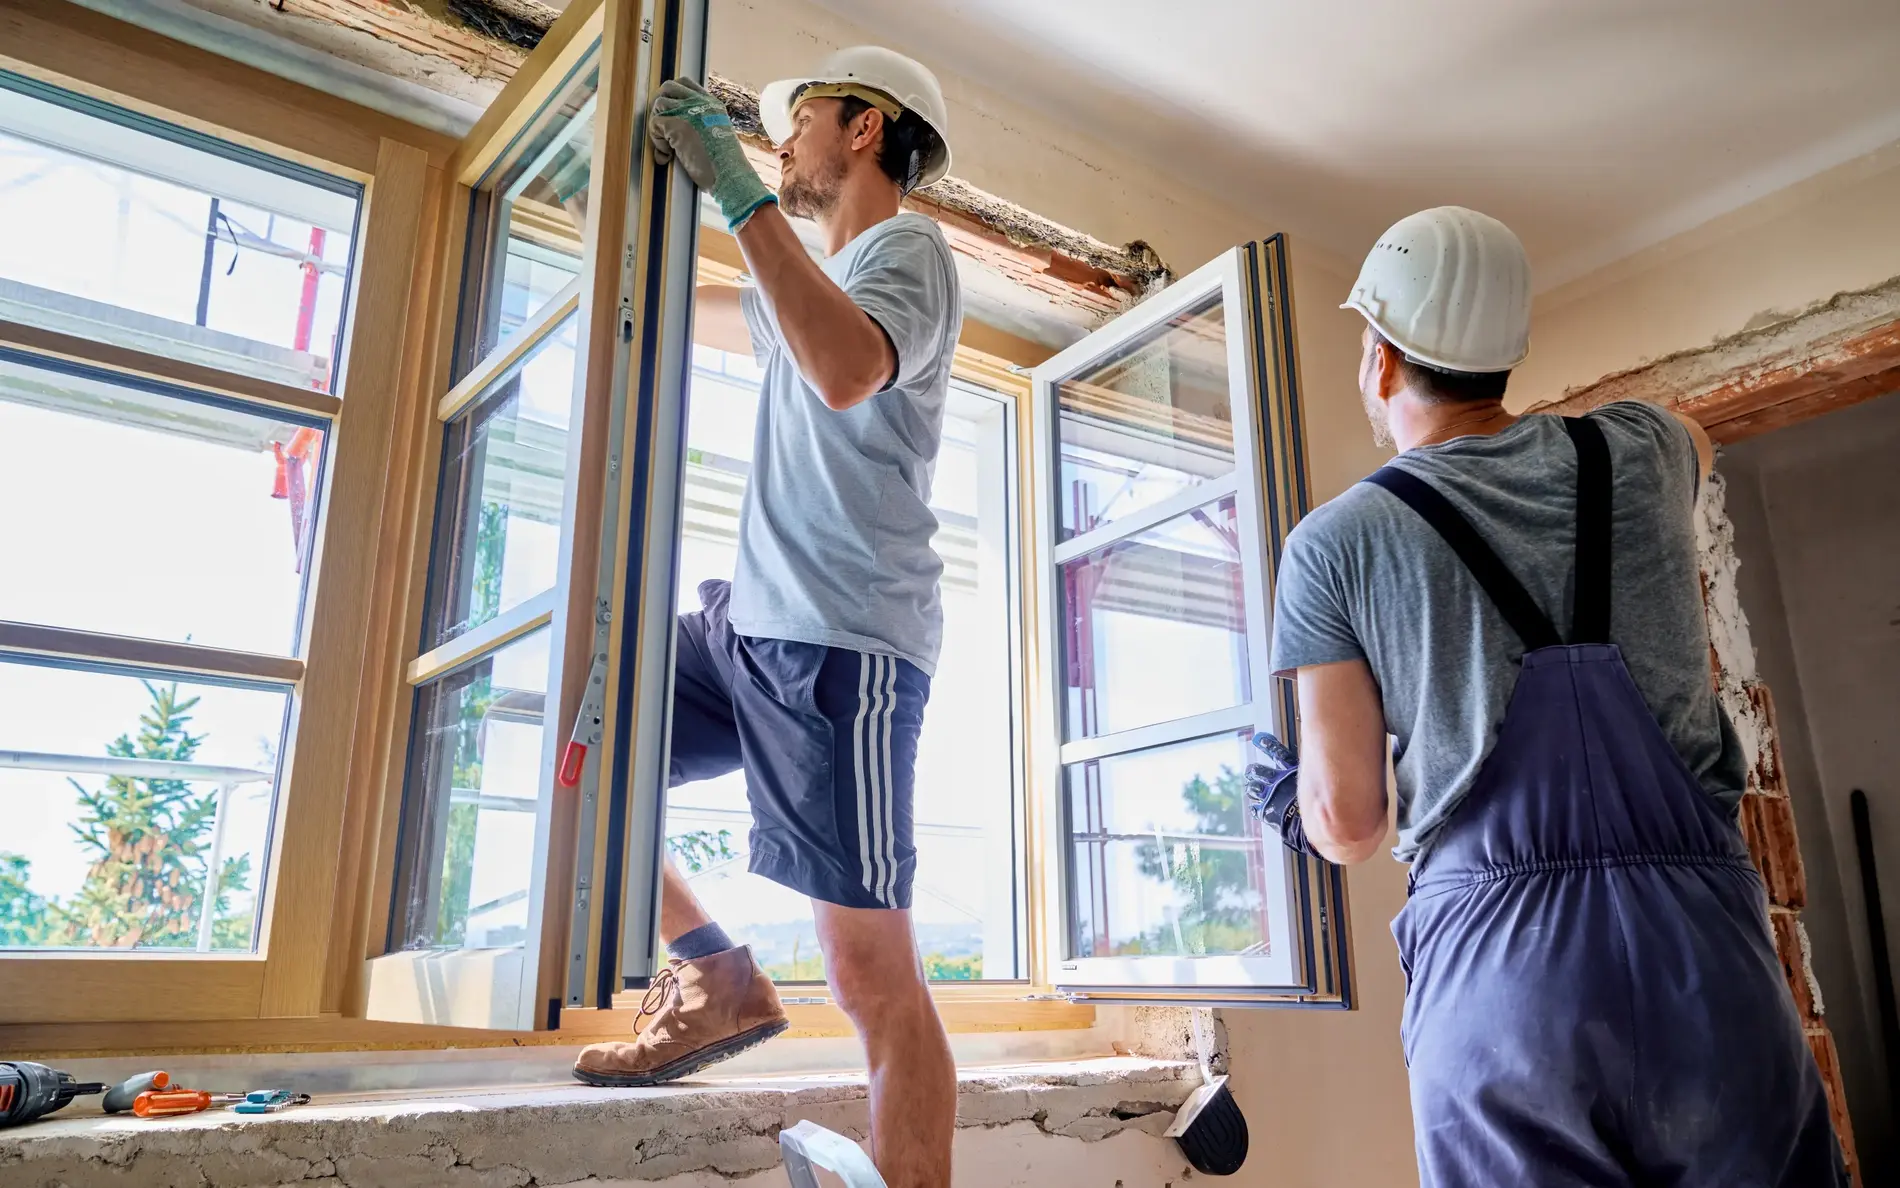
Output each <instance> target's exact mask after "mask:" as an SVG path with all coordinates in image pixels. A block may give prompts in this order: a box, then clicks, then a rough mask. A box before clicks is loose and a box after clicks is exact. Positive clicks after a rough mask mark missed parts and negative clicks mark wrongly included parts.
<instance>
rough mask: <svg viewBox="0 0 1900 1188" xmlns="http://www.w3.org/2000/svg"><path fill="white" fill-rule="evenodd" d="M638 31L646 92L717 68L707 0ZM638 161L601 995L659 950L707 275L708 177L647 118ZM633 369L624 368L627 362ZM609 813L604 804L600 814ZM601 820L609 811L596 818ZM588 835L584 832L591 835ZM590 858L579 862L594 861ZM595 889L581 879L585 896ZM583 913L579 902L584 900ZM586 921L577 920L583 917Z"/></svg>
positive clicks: (607, 584) (598, 968)
mask: <svg viewBox="0 0 1900 1188" xmlns="http://www.w3.org/2000/svg"><path fill="white" fill-rule="evenodd" d="M643 17H644V21H643V25H642V28H641V30H640V33H639V36H640V39H641V41H642V42H643V43H644V44H645V45H646V47H647V52H646V53H645V54H644V55H642V57H641V61H640V65H641V69H640V72H639V73H638V74H637V75H636V76H635V79H634V85H635V88H636V93H637V94H639V95H641V96H647V95H651V94H653V93H654V92H655V91H657V90H658V89H659V86H660V84H661V83H662V82H664V81H666V80H667V79H670V78H676V77H680V76H682V75H683V76H687V77H691V78H704V77H705V73H706V22H707V3H706V0H648V2H647V3H646V4H645V5H644V6H643ZM635 135H636V144H637V145H638V146H639V150H640V165H639V167H638V168H636V169H635V170H634V171H633V177H632V178H631V180H630V184H631V185H632V186H633V187H634V189H635V191H636V193H635V197H634V198H633V199H632V200H631V201H630V202H629V204H628V209H629V212H630V215H631V217H630V219H629V226H628V236H627V244H628V250H627V251H626V253H624V255H623V256H622V261H623V270H622V287H621V291H620V292H621V306H620V309H621V313H622V317H623V321H622V323H621V326H620V327H619V329H620V333H621V338H622V340H623V341H624V343H625V344H626V346H627V347H628V348H630V349H628V350H626V351H625V352H623V353H622V354H621V355H620V356H618V359H617V362H616V364H615V374H614V393H615V402H614V422H615V430H616V432H615V433H614V436H613V437H612V438H611V440H612V441H613V442H614V443H615V445H616V450H615V458H616V460H617V463H618V465H617V466H612V467H610V474H616V475H617V478H618V483H617V487H618V490H615V489H614V488H615V484H610V486H609V494H610V497H611V498H612V502H611V504H610V506H609V508H608V509H607V514H606V515H605V516H603V519H602V556H603V558H606V557H614V558H615V559H616V562H617V563H616V564H614V565H612V566H608V565H604V564H603V566H602V568H601V579H602V580H601V586H600V590H599V592H598V593H599V598H598V600H597V603H596V605H598V606H600V607H602V608H603V609H607V610H609V614H608V616H607V617H608V618H609V620H610V621H609V622H608V623H606V624H603V626H604V627H605V628H606V630H605V631H604V632H603V633H602V634H603V635H604V636H605V637H606V638H605V639H604V640H603V641H602V642H603V643H605V645H606V646H605V648H604V649H603V650H604V651H606V653H607V654H608V656H609V658H610V671H611V672H612V674H613V675H612V677H611V678H610V680H609V685H610V689H609V691H608V705H609V719H608V731H607V743H606V746H605V747H604V748H602V754H603V756H605V757H606V761H607V765H608V768H609V769H610V771H611V777H610V779H609V780H608V781H604V782H605V783H606V784H607V799H608V804H607V810H608V811H607V813H606V814H605V815H606V818H607V820H606V826H607V827H606V830H605V838H604V843H605V844H604V846H603V847H602V849H603V850H604V853H602V854H601V855H600V857H602V858H603V859H604V862H602V863H601V866H602V867H603V869H604V875H605V877H604V878H603V880H602V883H601V886H600V894H599V896H598V899H597V903H598V905H599V911H600V925H599V930H598V933H597V934H596V935H597V938H598V941H597V943H598V960H597V962H596V964H595V967H594V976H593V985H592V987H591V990H592V995H593V999H594V1001H596V1002H599V1003H603V1004H604V1003H606V1002H610V1001H611V1000H612V997H613V994H614V993H615V992H616V991H619V990H621V989H634V988H639V987H644V986H645V985H646V984H647V983H648V981H649V980H650V979H651V978H652V976H653V973H654V969H655V956H656V954H657V952H658V950H659V908H660V873H661V864H662V863H663V862H664V861H665V837H664V829H663V821H662V817H663V813H664V808H665V804H664V800H665V791H666V772H667V763H668V743H669V732H670V728H671V722H672V693H673V650H674V643H675V635H676V628H675V620H676V615H677V612H678V607H677V592H676V590H675V586H676V585H677V584H678V580H677V576H676V575H677V573H678V568H679V547H680V546H679V541H680V529H681V517H682V514H683V511H684V504H685V501H684V498H683V495H684V481H685V474H686V450H687V447H686V426H687V378H688V376H689V374H690V372H691V368H692V337H691V336H692V312H693V309H692V302H693V286H694V283H695V281H696V280H697V277H698V255H699V217H698V216H699V206H698V189H697V187H696V186H694V185H693V182H692V179H691V178H689V177H688V176H687V174H686V171H685V169H683V168H679V167H677V166H661V165H660V164H659V163H658V162H657V161H656V160H655V158H654V156H653V151H652V147H651V145H650V144H649V143H648V141H647V138H646V135H645V127H644V123H643V122H641V121H636V126H635ZM623 367H624V368H625V373H624V375H623V373H622V368H623ZM597 817H598V815H597ZM596 823H597V824H598V819H597V821H596ZM587 838H588V834H587V832H586V830H585V828H583V830H582V833H581V839H582V846H583V848H585V847H586V845H587ZM585 857H586V858H587V859H589V860H590V861H589V862H587V863H581V864H577V867H576V870H577V873H578V872H583V871H586V870H587V869H588V868H589V867H590V866H591V865H592V862H591V860H592V859H593V858H594V857H595V855H594V854H593V853H591V852H590V853H587V854H586V855H585ZM583 891H584V889H583V888H580V887H579V886H578V885H577V887H576V896H577V899H578V898H579V897H580V896H581V894H582V893H583ZM576 916H577V919H578V916H579V913H578V912H577V913H576ZM577 931H578V930H577ZM585 964H586V962H584V961H574V960H572V959H570V965H571V966H572V967H573V971H572V972H573V973H574V974H576V975H578V977H570V979H569V984H568V1001H569V1002H570V1003H571V1002H574V1001H575V1000H576V998H577V997H579V998H582V999H585V997H586V991H587V989H588V987H586V986H585V985H584V984H582V985H578V986H577V984H576V983H577V981H578V982H582V983H584V980H585V974H584V972H583V967H584V966H585Z"/></svg>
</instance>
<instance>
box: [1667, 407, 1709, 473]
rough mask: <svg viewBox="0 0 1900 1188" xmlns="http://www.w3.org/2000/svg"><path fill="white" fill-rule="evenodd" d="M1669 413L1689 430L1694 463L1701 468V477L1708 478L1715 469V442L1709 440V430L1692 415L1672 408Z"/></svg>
mask: <svg viewBox="0 0 1900 1188" xmlns="http://www.w3.org/2000/svg"><path fill="white" fill-rule="evenodd" d="M1669 415H1670V416H1672V417H1674V418H1676V419H1677V420H1678V421H1681V422H1682V427H1683V428H1684V429H1687V430H1688V431H1689V436H1690V438H1691V439H1693V440H1694V442H1695V460H1696V464H1697V465H1698V466H1700V467H1701V468H1702V472H1701V473H1702V477H1703V478H1708V477H1709V475H1710V474H1712V473H1713V472H1714V471H1715V443H1714V442H1712V441H1710V440H1709V431H1708V430H1707V429H1704V428H1703V427H1702V423H1701V422H1700V421H1697V420H1696V419H1695V418H1694V417H1685V416H1683V415H1682V414H1681V413H1679V412H1676V411H1675V410H1674V409H1671V410H1670V413H1669Z"/></svg>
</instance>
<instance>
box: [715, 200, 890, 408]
mask: <svg viewBox="0 0 1900 1188" xmlns="http://www.w3.org/2000/svg"><path fill="white" fill-rule="evenodd" d="M738 238H739V250H740V251H741V252H743V253H745V262H746V267H747V268H748V269H750V270H751V272H752V278H753V280H754V281H756V282H757V283H758V286H759V289H760V290H761V291H762V292H763V293H764V294H765V298H766V300H768V301H770V302H771V303H772V313H773V315H774V316H775V317H776V318H777V319H778V329H779V335H780V337H781V338H783V339H784V341H785V348H786V349H787V350H789V351H790V352H791V353H792V361H793V362H794V363H796V364H797V365H798V373H799V374H800V375H802V376H804V377H805V382H806V383H808V384H810V385H811V386H812V389H813V390H814V391H816V392H817V393H818V398H819V399H820V400H823V401H824V402H825V404H826V406H827V407H829V408H832V409H837V410H840V411H842V410H844V409H847V408H850V407H851V406H852V405H854V404H858V403H860V402H862V401H865V400H868V399H870V398H871V397H872V396H875V395H877V394H878V393H879V392H881V391H883V390H884V387H885V385H887V384H889V383H890V382H891V379H892V377H894V376H895V375H896V374H897V351H896V349H895V348H893V347H892V346H891V340H890V337H889V336H888V335H886V334H885V333H884V328H883V327H882V326H879V325H878V324H877V323H876V322H875V321H873V320H872V319H871V315H870V314H867V313H865V312H864V311H863V310H862V309H859V308H858V305H857V303H856V302H854V301H852V300H851V297H850V295H849V294H847V293H846V292H845V291H844V290H843V289H841V288H839V287H838V286H837V284H836V283H835V282H834V281H833V280H832V279H831V278H830V277H828V276H826V275H825V273H824V270H823V269H821V268H819V267H818V262H817V261H816V260H813V259H812V258H811V257H810V256H809V255H807V254H806V252H805V245H804V244H802V243H800V242H799V241H798V236H797V235H796V234H795V233H794V232H793V231H792V225H791V224H790V223H788V222H786V221H785V216H784V215H783V214H781V213H779V208H778V206H777V205H776V204H771V205H766V206H762V207H760V208H759V209H758V210H757V211H756V212H754V213H753V215H752V217H751V218H749V219H747V220H746V223H745V225H744V226H742V227H740V228H739V234H738Z"/></svg>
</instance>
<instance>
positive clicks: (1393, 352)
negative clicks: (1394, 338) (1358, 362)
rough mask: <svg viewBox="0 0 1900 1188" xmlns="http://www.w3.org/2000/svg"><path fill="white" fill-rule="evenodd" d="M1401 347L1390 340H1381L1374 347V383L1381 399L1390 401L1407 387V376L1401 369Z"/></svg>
mask: <svg viewBox="0 0 1900 1188" xmlns="http://www.w3.org/2000/svg"><path fill="white" fill-rule="evenodd" d="M1400 359H1401V356H1400V355H1399V348H1397V347H1395V346H1393V345H1392V344H1391V343H1389V342H1380V343H1377V344H1375V345H1374V346H1373V348H1372V376H1373V385H1374V387H1375V388H1376V390H1377V391H1378V394H1379V399H1381V400H1384V401H1387V402H1390V401H1391V399H1392V398H1393V397H1394V396H1397V395H1398V394H1399V392H1400V391H1401V390H1402V389H1403V388H1404V387H1405V377H1404V375H1403V373H1402V372H1401V371H1400V370H1399V362H1400Z"/></svg>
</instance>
